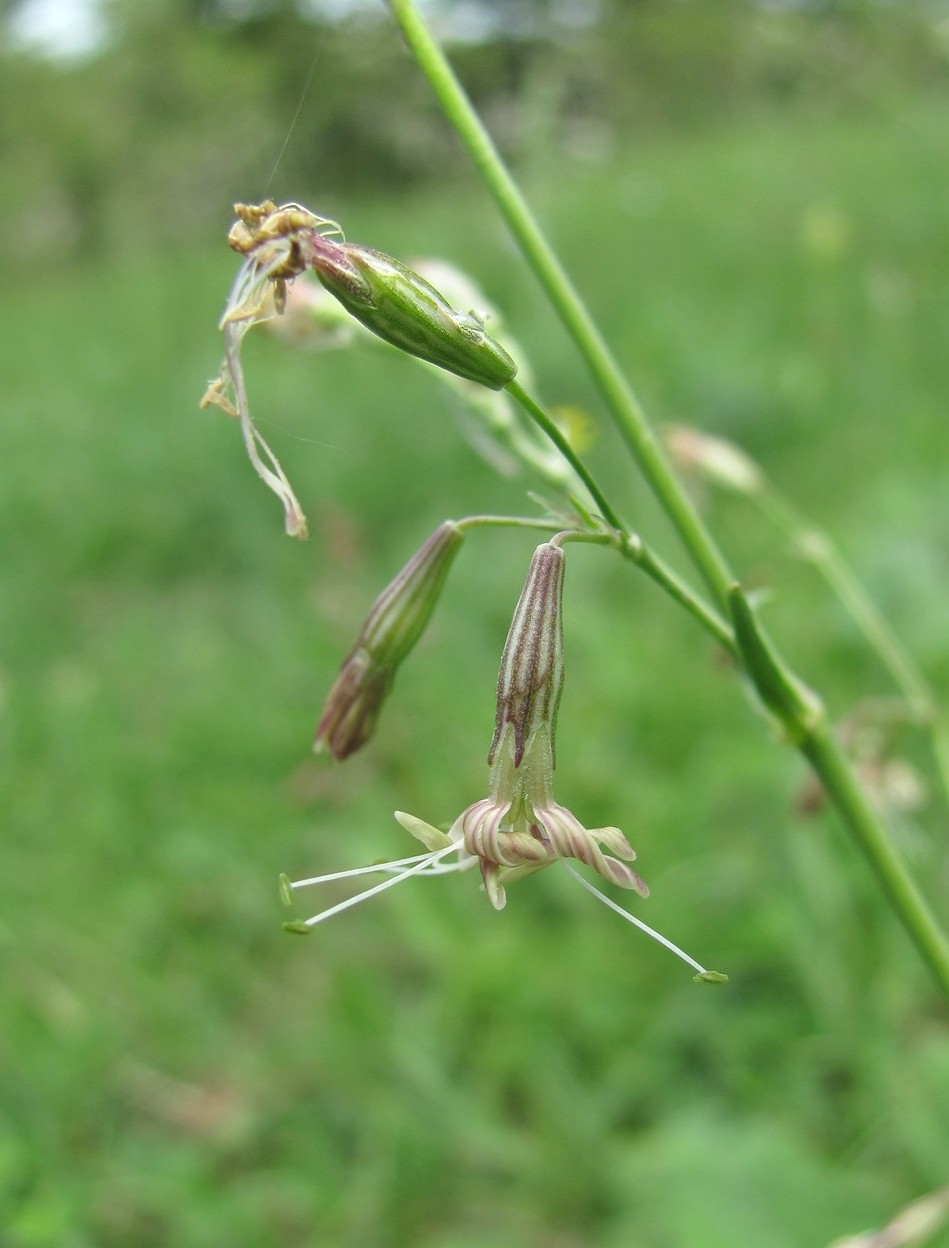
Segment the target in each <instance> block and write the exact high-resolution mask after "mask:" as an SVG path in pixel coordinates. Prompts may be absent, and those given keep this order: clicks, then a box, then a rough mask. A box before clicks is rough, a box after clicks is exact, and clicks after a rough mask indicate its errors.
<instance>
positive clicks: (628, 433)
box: [388, 0, 734, 603]
mask: <svg viewBox="0 0 949 1248" xmlns="http://www.w3.org/2000/svg"><path fill="white" fill-rule="evenodd" d="M388 3H389V7H390V8H391V10H392V13H393V15H394V16H395V19H396V21H397V22H398V24H399V27H400V28H401V30H402V34H403V35H404V37H405V40H406V42H407V43H408V45H409V48H410V49H411V51H412V53H413V55H414V56H415V59H416V60H417V62H418V64H419V66H420V68H421V69H422V72H423V73H424V74H425V76H426V77H427V78H428V81H429V83H430V84H431V86H432V89H433V90H434V91H435V94H436V95H437V96H438V100H439V102H440V104H441V106H442V110H443V111H444V113H445V115H446V117H447V118H448V120H449V122H450V123H451V125H452V126H453V127H454V129H455V132H456V133H457V134H458V136H459V138H460V139H461V141H462V143H463V144H464V145H465V147H466V148H467V150H468V153H469V155H470V156H471V159H472V160H473V161H474V163H475V165H476V166H477V168H478V170H479V172H480V173H481V176H482V178H483V179H484V182H485V185H486V186H487V188H488V190H489V191H490V193H491V195H492V196H493V197H494V200H495V203H496V204H497V206H498V208H499V210H500V212H501V215H502V216H503V217H504V219H505V220H506V221H507V223H508V226H509V227H510V229H511V232H512V233H513V234H514V236H515V238H516V239H517V241H518V244H519V246H520V248H521V251H522V253H523V255H524V257H525V258H526V260H527V262H528V264H529V265H530V266H531V268H532V269H533V270H534V274H535V275H536V277H537V278H538V280H539V281H540V283H541V284H542V286H543V287H544V289H545V290H546V292H547V296H548V298H549V299H550V302H551V305H552V306H553V308H554V309H555V310H556V312H557V314H558V315H559V317H560V319H561V321H562V322H563V324H564V326H565V328H566V330H567V332H568V334H569V335H570V337H571V339H572V340H573V342H574V343H575V344H576V346H577V349H578V350H579V351H580V353H581V355H582V356H583V358H584V360H585V361H586V364H587V367H588V368H589V370H590V373H591V376H592V377H593V379H594V381H595V382H596V384H597V386H598V388H599V390H600V393H601V395H602V396H603V399H604V402H605V403H606V405H607V407H608V409H609V411H610V413H611V415H612V418H613V420H614V423H615V424H616V426H617V428H618V430H619V432H620V434H621V435H622V437H623V439H624V440H625V442H626V444H627V446H628V447H629V449H630V451H631V452H632V454H633V456H634V458H635V460H636V462H637V463H638V464H639V467H640V470H641V471H642V473H643V475H644V476H645V478H646V479H647V480H648V481H649V483H650V485H651V487H652V489H653V491H654V492H655V494H656V495H657V497H658V498H659V500H660V502H661V503H662V505H663V507H664V508H665V511H666V513H667V515H668V516H669V518H670V519H671V521H672V523H673V524H674V525H675V527H676V529H677V530H678V532H679V535H680V537H681V538H682V541H683V543H684V545H685V547H686V549H687V550H688V552H689V554H690V556H691V557H692V559H693V560H694V562H695V564H696V567H697V568H698V570H699V572H700V573H701V575H702V577H703V578H704V580H705V582H706V584H707V585H708V587H709V589H710V590H711V592H712V594H713V596H714V597H715V598H717V599H718V600H719V601H720V602H722V603H724V601H725V596H726V594H727V591H728V586H729V585H730V584H731V582H732V581H733V580H734V577H732V575H731V573H730V572H729V569H728V565H727V563H726V562H725V559H724V557H723V556H722V554H721V552H720V551H719V549H718V547H717V545H716V543H715V541H714V539H713V538H712V537H711V535H710V534H709V533H708V531H707V530H706V528H705V526H704V525H703V524H702V521H701V519H700V518H699V516H698V513H697V512H696V510H695V508H694V507H693V505H692V501H691V499H690V498H689V496H688V495H687V494H686V492H685V490H684V489H683V488H682V485H681V484H680V482H679V480H678V478H677V477H676V475H675V473H674V472H673V470H672V468H671V466H670V464H669V462H668V460H667V459H666V456H665V454H664V452H663V450H662V448H661V447H660V445H659V442H658V441H657V439H656V437H655V435H654V433H653V431H652V429H651V428H650V426H649V423H648V421H647V420H646V417H645V413H644V412H643V409H642V406H641V405H640V403H639V400H638V399H637V398H636V395H635V394H634V393H633V391H632V389H631V387H630V386H629V383H628V382H627V381H626V378H625V377H624V376H623V373H622V371H621V370H620V367H619V365H618V364H617V362H616V360H615V359H614V358H613V356H612V354H611V352H610V350H609V348H608V347H607V345H606V343H605V341H604V340H603V337H602V335H601V334H600V331H599V329H598V328H597V326H596V324H595V322H594V320H593V318H592V317H591V315H590V313H589V312H588V311H587V308H586V305H585V304H584V302H583V300H582V299H581V297H580V294H579V292H578V291H577V290H576V289H575V287H574V285H573V283H572V282H571V280H570V278H569V277H568V276H567V274H566V272H565V271H564V269H563V266H562V265H561V263H560V261H559V260H558V259H557V256H556V255H555V253H554V251H553V249H552V248H551V246H550V244H549V243H548V242H547V240H546V238H545V237H544V235H543V233H542V231H541V229H540V227H539V226H538V224H537V222H536V220H535V219H534V215H533V213H532V212H531V210H530V208H529V207H528V205H527V202H526V200H525V199H524V197H523V196H522V195H521V192H520V190H519V189H518V187H517V185H516V184H515V182H514V180H513V178H512V177H511V175H510V174H509V173H508V171H507V169H506V168H505V165H504V162H503V161H502V160H501V157H500V155H499V153H498V151H497V149H496V148H495V146H494V144H493V142H492V140H491V137H490V135H489V134H488V132H487V130H486V129H485V128H484V126H483V125H482V123H481V119H480V118H479V117H478V115H477V113H476V112H475V110H474V108H473V107H472V104H471V101H470V100H469V99H468V97H467V95H466V94H465V92H464V90H463V88H462V86H461V84H460V83H459V82H458V80H457V78H456V77H455V75H454V72H453V71H452V68H451V66H450V65H449V63H448V60H447V58H446V57H445V55H444V53H443V52H442V50H441V48H440V47H439V46H438V44H437V43H436V42H435V39H434V38H433V36H432V34H431V32H430V31H429V30H428V27H427V26H426V24H425V22H424V21H423V19H422V17H421V14H420V13H419V12H418V8H417V6H416V4H415V0H388Z"/></svg>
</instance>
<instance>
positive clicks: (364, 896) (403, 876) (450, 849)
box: [304, 840, 462, 927]
mask: <svg viewBox="0 0 949 1248" xmlns="http://www.w3.org/2000/svg"><path fill="white" fill-rule="evenodd" d="M461 846H462V842H461V841H460V840H459V841H454V842H452V844H451V845H446V846H445V848H444V849H437V850H435V851H434V852H433V853H430V854H423V855H422V857H421V859H420V860H419V861H417V862H416V863H415V865H414V866H412V867H409V869H408V870H407V871H401V872H400V873H399V874H398V875H394V876H392V877H391V878H390V879H388V880H383V881H382V883H381V884H374V885H373V887H372V888H367V889H366V890H365V892H362V893H357V894H356V896H355V897H348V898H347V899H346V900H345V901H341V902H339V904H338V905H335V906H330V908H329V910H323V911H322V912H321V913H320V914H315V915H314V916H313V917H312V918H311V919H306V920H304V926H305V927H315V926H316V924H317V923H322V922H323V920H324V919H331V918H332V917H333V915H334V914H340V913H341V912H342V911H343V910H348V909H349V908H350V907H351V906H355V905H357V904H358V903H359V902H360V901H366V900H368V898H370V897H374V896H375V895H376V893H381V892H384V891H385V890H386V889H387V888H393V887H394V886H395V885H396V884H400V883H401V882H402V880H407V879H408V878H409V876H410V875H421V874H423V873H424V872H426V871H427V870H428V868H429V867H435V866H436V865H437V864H438V863H439V862H440V861H441V860H442V858H446V857H447V856H448V855H449V854H451V853H454V852H455V851H456V850H459V849H460V848H461ZM409 861H411V860H409ZM388 865H389V866H394V865H395V864H394V863H390V864H388ZM368 869H369V870H373V871H379V870H383V869H384V868H382V867H371V868H368ZM359 870H360V869H358V868H357V872H356V873H357V874H358V872H359ZM362 870H366V868H362Z"/></svg>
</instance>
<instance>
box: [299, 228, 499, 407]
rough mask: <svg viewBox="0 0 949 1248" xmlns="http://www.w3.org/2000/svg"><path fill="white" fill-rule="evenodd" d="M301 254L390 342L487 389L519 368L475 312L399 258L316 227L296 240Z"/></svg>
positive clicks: (359, 317)
mask: <svg viewBox="0 0 949 1248" xmlns="http://www.w3.org/2000/svg"><path fill="white" fill-rule="evenodd" d="M301 255H302V256H305V258H306V260H307V263H308V264H309V265H310V267H311V268H312V269H313V271H314V273H316V275H317V277H318V278H319V279H320V281H321V282H322V283H323V285H324V286H325V287H326V289H327V290H328V291H329V292H330V294H332V295H335V297H336V298H337V299H338V300H339V302H340V303H341V304H342V305H343V307H344V308H345V309H346V310H347V312H349V313H351V315H352V316H354V317H355V318H356V320H357V321H361V322H362V324H363V325H365V326H366V328H367V329H370V330H372V332H373V333H374V334H377V335H378V336H379V337H380V338H383V339H384V340H385V341H386V342H388V343H390V344H391V345H392V346H394V347H398V348H399V349H400V350H402V351H407V352H408V353H409V354H410V355H416V356H418V357H419V358H420V359H423V360H428V361H429V362H430V363H432V364H437V365H438V366H439V367H440V368H444V369H446V370H447V371H448V372H450V373H454V374H456V376H458V377H464V378H466V379H467V380H468V381H476V382H478V383H480V384H481V385H482V386H487V387H488V388H489V389H491V390H500V389H502V388H503V387H504V386H505V385H507V383H508V382H509V381H511V380H512V379H513V377H514V375H515V373H516V372H517V365H516V364H515V363H514V361H513V360H512V359H511V357H510V356H509V355H508V353H507V352H506V351H505V350H504V348H503V347H502V346H501V345H500V344H499V343H497V342H495V340H494V339H493V338H492V337H491V336H490V334H488V333H486V332H485V328H484V324H483V322H482V321H481V320H480V319H479V317H478V316H477V315H476V314H475V313H473V312H467V313H466V312H459V311H457V310H456V309H455V308H453V307H452V306H451V304H450V303H449V302H448V301H447V299H445V297H444V296H443V295H442V294H440V293H439V292H438V291H437V290H436V289H435V287H434V286H432V285H431V284H430V283H429V282H427V281H426V280H425V278H424V277H421V276H420V275H419V274H418V273H415V272H413V270H412V269H410V268H407V267H406V265H404V264H402V263H401V262H400V261H399V260H394V259H393V258H392V257H391V256H386V255H383V254H382V252H381V251H374V250H373V249H372V248H371V247H363V246H361V245H360V244H359V243H345V242H339V241H337V240H335V239H330V238H326V237H325V236H324V235H323V234H320V233H318V232H317V231H316V230H314V231H312V232H310V233H309V234H308V236H307V237H306V239H305V240H303V239H301Z"/></svg>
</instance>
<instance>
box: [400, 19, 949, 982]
mask: <svg viewBox="0 0 949 1248" xmlns="http://www.w3.org/2000/svg"><path fill="white" fill-rule="evenodd" d="M388 3H389V7H390V9H391V10H392V13H393V15H394V17H395V19H396V21H397V23H398V25H399V27H400V29H401V31H402V34H403V36H404V38H405V40H406V42H407V43H408V45H409V49H410V51H411V52H412V54H413V56H414V57H415V60H416V62H417V63H418V65H419V67H420V69H421V70H422V72H423V73H424V74H425V76H426V78H427V79H428V81H429V83H430V85H431V87H432V89H433V90H434V92H435V94H436V96H437V98H438V100H439V103H440V105H441V108H442V111H443V112H444V114H445V116H446V118H447V120H448V121H449V123H450V124H451V125H452V126H453V128H454V129H455V132H456V133H457V134H458V136H459V138H460V139H461V141H462V143H463V144H464V146H465V147H466V148H467V150H468V153H469V155H470V156H471V159H472V160H473V161H474V164H475V166H476V167H477V169H478V171H479V172H480V174H481V177H482V179H483V181H484V183H485V185H486V186H487V188H488V190H489V191H490V193H491V195H492V196H493V198H494V200H495V203H496V204H497V206H498V209H499V211H500V212H501V215H502V216H503V217H504V219H505V220H506V221H507V223H508V226H509V228H510V229H511V231H512V233H513V234H514V237H515V239H516V240H517V243H518V245H519V247H520V249H521V252H522V254H523V255H524V257H525V259H526V260H527V262H528V264H529V265H530V266H531V268H532V269H533V271H534V274H535V276H536V277H537V278H538V279H539V281H540V282H541V284H542V285H543V287H544V289H545V290H546V292H547V297H548V299H549V300H550V303H551V305H552V307H553V308H554V309H555V311H556V312H557V313H558V315H559V316H560V319H561V321H562V323H563V324H564V326H565V328H566V329H567V332H568V334H569V335H570V337H571V339H572V340H573V342H574V343H575V344H576V346H577V349H578V350H579V351H580V353H581V355H582V356H583V358H584V360H585V362H586V364H587V367H588V368H589V370H590V373H591V375H592V377H593V378H594V380H595V382H596V384H597V386H598V387H599V390H600V393H601V395H602V396H603V399H604V401H605V403H606V405H607V408H608V410H609V412H610V414H611V416H612V419H613V421H614V423H615V424H616V426H617V428H618V430H619V432H620V434H621V435H622V437H623V439H624V441H625V442H626V444H627V446H628V447H629V449H630V451H631V452H632V454H633V456H634V458H635V459H636V461H637V463H638V465H639V467H640V470H641V471H642V473H643V475H644V476H645V478H646V480H647V481H648V482H649V484H650V486H651V487H652V490H653V492H654V493H655V495H656V497H657V498H658V500H659V502H660V503H661V504H662V506H663V508H664V509H665V511H666V514H667V515H668V516H669V518H670V520H671V521H672V523H673V524H674V526H675V527H676V529H677V531H678V533H679V536H680V538H681V540H682V542H683V544H684V546H685V548H686V550H687V551H688V552H689V555H690V556H691V558H692V560H693V562H694V563H695V565H696V567H697V569H698V570H699V572H700V574H701V575H702V577H703V579H704V580H705V582H706V584H707V585H708V587H709V589H710V590H711V592H712V594H713V597H715V598H716V599H717V600H718V601H719V602H720V603H721V604H722V605H723V606H725V605H726V604H727V603H728V601H729V591H730V588H731V586H732V583H733V581H734V577H733V576H732V574H731V572H730V570H729V567H728V564H727V562H726V561H725V558H724V556H723V555H722V554H721V552H720V551H719V549H718V546H717V544H716V542H715V540H714V538H713V537H712V536H711V534H710V533H709V532H708V530H707V529H706V528H705V525H704V524H703V522H702V520H701V517H700V516H699V514H698V512H697V511H696V510H695V508H694V507H693V505H692V502H691V500H690V499H689V497H688V495H687V494H686V492H685V489H684V488H683V486H682V484H681V483H680V481H679V479H678V478H677V476H676V475H675V473H674V471H673V469H672V467H671V465H670V464H669V462H668V460H667V459H666V457H665V455H664V453H663V451H662V450H661V448H660V446H659V443H658V441H657V439H656V437H655V435H654V433H653V431H652V429H651V428H650V426H649V424H648V422H647V420H646V417H645V413H644V412H643V409H642V407H641V406H640V404H639V401H638V400H637V398H636V396H635V394H634V393H633V391H632V389H631V388H630V386H629V385H628V384H627V382H626V379H625V377H624V376H623V374H622V372H621V370H620V368H619V365H618V364H617V362H616V361H615V359H614V358H613V356H612V354H611V352H610V350H609V348H608V347H607V345H606V343H605V341H604V340H603V337H602V335H601V334H600V332H599V330H598V329H597V327H596V325H595V323H594V321H593V319H592V317H591V316H590V313H589V312H588V311H587V309H586V306H585V304H584V303H583V301H582V299H581V298H580V295H579V293H578V292H577V291H576V289H575V288H574V286H573V284H572V283H571V281H570V279H569V278H568V277H567V275H566V273H565V272H564V270H563V267H562V266H561V264H560V262H559V260H558V259H557V257H556V255H555V254H554V252H553V249H552V248H551V246H550V244H549V243H548V242H547V240H546V238H545V237H544V234H543V232H542V231H541V229H540V226H539V225H538V223H537V221H536V219H535V218H534V215H533V213H532V212H531V210H530V208H529V207H528V205H527V202H526V200H525V199H524V197H523V196H522V195H521V193H520V190H519V189H518V187H517V186H516V184H515V183H514V180H513V179H512V177H511V175H510V174H509V173H508V171H507V169H506V167H505V165H504V162H503V161H502V160H501V157H500V155H499V153H498V152H497V150H496V149H495V147H494V144H493V143H492V141H491V138H490V136H489V135H488V133H487V131H486V130H485V128H484V126H483V125H482V124H481V120H480V118H479V117H478V115H477V113H476V112H475V110H474V108H473V107H472V105H471V102H470V101H469V99H468V97H467V95H466V94H465V92H464V90H463V88H462V86H461V84H460V83H459V82H458V80H457V78H456V77H455V75H454V73H453V71H452V68H451V66H450V64H449V63H448V60H447V58H446V57H445V55H444V53H443V52H442V50H441V48H440V47H439V46H438V44H437V43H436V41H435V39H434V38H433V36H432V34H431V32H430V31H429V30H428V28H427V26H426V24H425V22H424V21H423V19H422V16H421V14H420V13H419V11H418V7H417V4H416V3H415V0H388ZM574 459H575V457H574V458H571V461H570V462H571V463H574ZM584 480H585V482H586V476H584ZM597 493H598V491H597ZM593 497H594V498H596V497H597V494H596V493H594V495H593ZM598 505H600V506H602V503H601V502H600V501H599V500H598ZM603 514H604V517H607V514H608V513H607V511H604V513H603ZM610 523H613V522H612V521H611V522H610ZM614 527H615V528H618V529H621V527H622V526H620V525H618V524H614ZM772 658H773V661H774V663H775V664H776V665H777V667H778V668H779V669H780V670H781V671H782V672H784V673H785V674H786V677H787V680H788V683H789V684H792V683H793V682H795V681H796V680H797V678H796V677H794V676H793V674H792V673H790V672H789V671H788V670H787V667H786V665H785V664H784V662H783V660H782V659H781V658H780V656H779V655H778V654H777V652H774V653H773V655H772ZM786 727H787V728H788V730H789V738H790V739H791V740H796V741H797V743H798V745H799V747H800V749H801V750H802V752H803V753H804V755H805V756H806V757H807V758H808V760H809V761H810V763H811V765H812V766H813V767H814V770H815V771H816V772H817V774H818V776H819V777H820V779H821V780H822V782H823V784H824V787H825V789H826V791H827V793H828V795H829V796H830V798H831V800H832V801H833V803H834V805H835V806H836V807H837V810H838V811H839V813H840V815H841V817H842V818H843V820H844V822H845V823H846V825H847V827H848V829H849V831H850V832H851V834H852V836H853V837H854V838H855V840H856V841H857V844H858V845H859V846H860V848H861V850H862V852H863V853H864V854H865V856H866V857H867V859H868V860H869V862H870V865H871V867H872V869H873V871H874V873H875V874H876V876H877V879H878V880H879V882H880V884H881V886H882V889H883V892H884V896H885V897H886V898H887V900H888V901H889V903H890V905H891V906H892V908H893V910H894V911H895V913H896V914H897V915H898V917H899V918H900V920H901V922H902V924H903V926H904V928H905V930H906V931H907V933H908V934H909V936H910V938H911V940H912V941H913V943H914V945H915V946H916V949H917V951H918V952H919V954H920V956H921V957H922V958H923V959H924V961H925V962H926V964H927V965H928V966H929V968H930V970H931V971H932V973H933V976H934V978H935V979H936V981H937V982H938V984H939V985H940V987H941V988H942V990H943V991H944V992H945V994H946V996H947V998H949V940H947V938H946V936H945V934H944V933H943V932H942V930H941V929H940V927H939V925H938V923H937V922H936V920H935V918H934V917H933V915H932V913H931V912H930V910H929V909H928V907H927V904H926V901H925V899H924V898H923V897H922V895H921V893H920V892H919V890H918V889H917V887H916V885H915V883H914V882H913V880H912V878H911V876H910V875H909V873H908V872H907V870H906V867H905V866H904V865H903V863H902V861H901V860H900V858H899V856H898V855H897V853H896V851H895V850H894V849H893V847H892V846H891V845H890V844H889V842H888V840H887V837H886V833H885V831H884V829H883V827H882V825H881V824H880V822H879V820H878V818H877V816H876V814H875V812H874V811H873V809H872V807H871V806H870V805H869V803H868V801H867V799H866V796H865V794H864V793H863V790H862V789H861V788H860V785H859V784H858V782H857V780H856V778H855V777H854V774H853V771H852V769H851V767H850V765H849V763H848V762H847V760H846V758H845V757H844V755H843V752H842V751H841V749H840V746H839V745H838V744H837V742H836V741H835V740H834V737H833V735H832V733H831V731H830V730H829V728H828V727H827V725H826V722H825V721H824V719H823V716H821V717H820V718H819V721H818V722H817V723H816V724H815V723H813V722H812V723H809V724H808V725H806V730H805V731H803V732H802V731H801V725H800V724H790V723H789V724H787V725H786Z"/></svg>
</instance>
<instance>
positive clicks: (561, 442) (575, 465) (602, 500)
mask: <svg viewBox="0 0 949 1248" xmlns="http://www.w3.org/2000/svg"><path fill="white" fill-rule="evenodd" d="M504 389H505V390H506V391H507V392H508V394H509V395H510V396H511V398H512V399H516V400H517V402H518V403H520V405H521V407H523V409H524V410H525V412H527V414H528V416H530V418H531V420H532V421H534V423H535V424H536V425H537V427H538V428H539V429H542V430H543V431H544V433H545V434H546V435H547V437H548V438H550V440H551V442H553V444H554V446H555V447H556V448H557V450H558V451H559V452H560V454H561V455H562V456H563V457H564V459H565V460H566V461H567V463H568V464H569V465H570V467H571V468H572V469H573V470H574V472H575V473H576V474H577V476H578V477H579V478H580V480H581V481H582V482H583V484H584V485H585V486H586V488H587V491H588V492H589V495H590V497H591V498H592V499H593V501H594V503H595V504H596V505H597V507H598V508H599V510H600V515H601V516H602V517H603V519H604V520H605V521H606V522H607V524H608V525H610V527H611V528H614V529H619V530H621V531H622V530H623V529H624V525H623V523H622V521H621V520H620V519H619V517H618V516H617V514H616V512H615V511H614V510H613V508H612V506H611V505H610V503H609V501H608V500H607V498H606V497H605V495H604V494H603V491H602V490H601V489H600V487H599V486H598V485H597V483H596V481H595V480H594V478H593V476H592V474H591V473H590V471H589V469H588V468H587V466H586V465H585V464H584V463H583V461H582V460H581V459H580V457H579V456H578V455H577V453H576V451H574V449H573V447H572V446H571V445H570V443H569V442H568V441H567V439H566V438H565V437H564V436H563V434H562V433H561V432H560V430H559V429H558V428H557V426H556V425H555V424H554V422H553V421H552V420H551V418H550V417H549V416H548V415H547V413H546V412H545V411H544V409H543V408H542V407H541V406H540V404H539V403H537V402H536V401H535V400H534V399H532V398H531V396H530V395H529V394H528V393H527V391H526V390H525V389H524V387H523V386H522V385H520V384H519V383H518V382H516V381H509V382H508V383H507V385H506V386H505V387H504Z"/></svg>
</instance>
